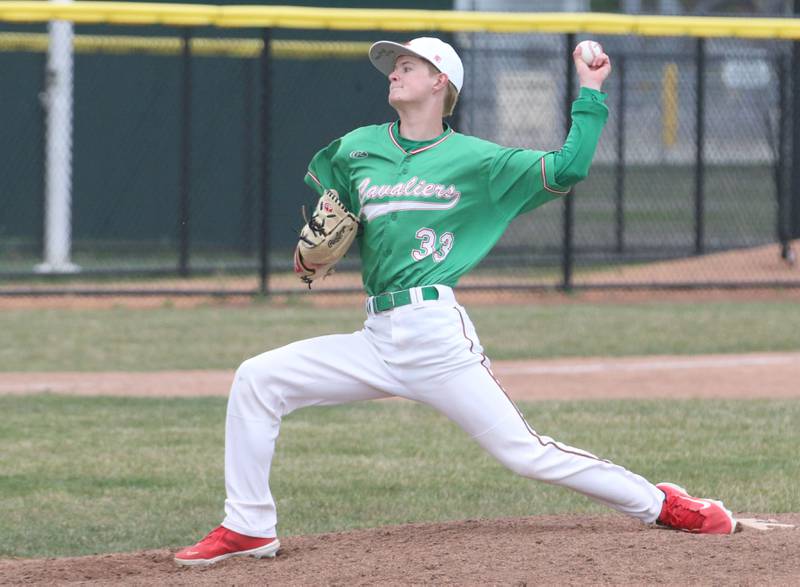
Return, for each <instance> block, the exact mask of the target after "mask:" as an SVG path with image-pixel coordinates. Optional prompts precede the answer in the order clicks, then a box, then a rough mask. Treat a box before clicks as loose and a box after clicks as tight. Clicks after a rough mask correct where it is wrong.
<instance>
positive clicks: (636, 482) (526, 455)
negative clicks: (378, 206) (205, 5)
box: [223, 286, 664, 537]
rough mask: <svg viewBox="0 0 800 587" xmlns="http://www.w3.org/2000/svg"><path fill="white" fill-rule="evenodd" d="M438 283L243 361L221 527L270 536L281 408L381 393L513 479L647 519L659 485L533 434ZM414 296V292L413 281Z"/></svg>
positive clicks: (229, 434) (654, 513)
mask: <svg viewBox="0 0 800 587" xmlns="http://www.w3.org/2000/svg"><path fill="white" fill-rule="evenodd" d="M436 288H437V289H438V291H439V299H438V300H434V301H419V302H416V303H411V304H409V305H406V306H401V307H399V308H395V309H393V310H389V311H386V312H382V313H378V314H375V313H373V312H371V311H370V310H369V303H368V304H367V307H368V317H367V320H366V321H365V323H364V328H363V329H362V330H360V331H358V332H354V333H352V334H336V335H331V336H321V337H318V338H312V339H308V340H302V341H299V342H295V343H292V344H289V345H287V346H284V347H282V348H278V349H275V350H272V351H269V352H266V353H263V354H261V355H258V356H256V357H254V358H252V359H248V360H247V361H245V362H244V363H242V365H241V366H240V367H239V369H238V370H237V372H236V375H235V378H234V381H233V385H232V387H231V393H230V397H229V400H228V413H227V421H226V431H225V485H226V491H227V499H226V500H225V513H226V517H225V520H224V521H223V525H224V526H225V527H226V528H229V529H231V530H234V531H236V532H239V533H241V534H246V535H248V536H256V537H273V536H275V535H276V528H275V527H276V524H277V515H276V511H275V502H274V500H273V498H272V494H271V493H270V490H269V473H270V464H271V462H272V455H273V453H274V450H275V441H276V439H277V437H278V431H279V428H280V423H281V418H283V416H285V415H287V414H289V413H291V412H293V411H294V410H296V409H298V408H302V407H305V406H314V405H335V404H343V403H346V402H352V401H356V400H367V399H376V398H385V397H390V396H398V397H403V398H407V399H410V400H414V401H419V402H423V403H425V404H427V405H429V406H431V407H433V408H435V409H436V410H438V411H439V412H441V413H442V414H444V415H445V416H447V417H448V418H449V419H451V420H452V421H453V422H455V423H456V424H458V425H459V426H460V427H461V428H462V429H463V430H464V431H465V432H466V433H467V434H469V435H470V436H471V437H472V438H473V439H474V440H475V441H477V442H478V444H480V445H481V446H482V447H483V448H484V449H486V450H487V451H488V452H489V453H490V454H492V455H493V456H494V457H495V458H497V459H498V460H499V461H500V462H501V463H503V464H504V465H505V466H507V467H508V468H509V469H511V470H512V471H515V472H516V473H519V474H520V475H523V476H525V477H529V478H531V479H537V480H539V481H544V482H546V483H551V484H554V485H561V486H564V487H568V488H570V489H573V490H575V491H578V492H579V493H582V494H583V495H585V496H587V497H589V498H591V499H593V500H595V501H597V502H600V503H603V504H605V505H607V506H610V507H611V508H613V509H615V510H617V511H619V512H622V513H624V514H627V515H630V516H633V517H635V518H638V519H640V520H642V521H643V522H646V523H651V522H654V521H655V520H656V518H657V517H658V515H659V513H660V511H661V504H662V502H663V499H664V495H663V493H662V492H661V491H660V490H659V489H658V488H656V487H655V486H654V485H653V484H651V483H650V482H648V481H647V480H645V479H644V478H642V477H640V476H639V475H635V474H634V473H631V472H630V471H628V470H626V469H624V468H623V467H620V466H618V465H614V464H612V463H610V462H608V461H605V460H602V459H599V458H597V457H595V456H594V455H592V454H590V453H588V452H586V451H583V450H580V449H576V448H572V447H570V446H566V445H564V444H561V443H559V442H556V441H555V440H553V439H552V438H548V437H547V436H542V435H541V434H538V433H537V432H536V431H534V430H533V429H532V428H531V427H530V425H528V423H527V422H526V421H525V419H524V418H523V417H522V415H521V413H520V412H519V411H518V410H517V408H516V406H515V405H514V404H513V402H512V401H511V400H510V399H509V398H508V396H507V395H506V393H505V392H504V391H503V389H502V387H501V386H500V384H499V383H498V381H497V380H496V379H495V377H494V375H493V374H492V371H491V369H490V367H489V360H488V359H487V358H486V357H485V356H484V355H483V349H482V347H481V345H480V343H479V342H478V337H477V335H476V333H475V328H474V327H473V325H472V322H471V321H470V319H469V317H468V316H467V313H466V311H465V310H464V308H463V307H461V306H460V305H459V304H458V303H457V302H456V300H455V297H454V295H453V291H452V290H451V289H450V288H449V287H445V286H436ZM412 299H414V300H421V297H420V295H419V292H418V288H414V289H413V290H412Z"/></svg>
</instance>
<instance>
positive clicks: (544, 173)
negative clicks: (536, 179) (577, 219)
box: [539, 155, 570, 196]
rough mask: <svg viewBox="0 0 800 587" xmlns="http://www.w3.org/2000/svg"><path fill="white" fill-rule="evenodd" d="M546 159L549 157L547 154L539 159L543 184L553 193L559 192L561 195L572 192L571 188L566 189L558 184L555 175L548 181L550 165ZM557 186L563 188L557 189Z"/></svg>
mask: <svg viewBox="0 0 800 587" xmlns="http://www.w3.org/2000/svg"><path fill="white" fill-rule="evenodd" d="M545 159H547V156H546V155H545V156H544V157H542V158H541V159H539V162H540V164H541V168H542V186H543V187H544V189H545V190H547V191H548V192H551V193H553V194H557V195H559V196H566V195H567V194H568V193H569V192H570V189H569V188H567V189H566V190H564V189H563V188H561V186H559V185H558V184H556V182H555V178H554V177H551V178H550V179H551V181H548V178H547V175H548V173H547V172H548V167H547V166H546V165H545ZM556 187H559V188H561V189H556Z"/></svg>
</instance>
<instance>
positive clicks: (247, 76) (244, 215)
mask: <svg viewBox="0 0 800 587" xmlns="http://www.w3.org/2000/svg"><path fill="white" fill-rule="evenodd" d="M255 65H256V61H255V60H254V59H248V60H247V61H245V65H244V67H245V70H244V92H243V93H244V95H243V100H244V104H243V105H242V137H243V143H242V163H243V167H242V185H243V188H242V211H241V231H242V234H241V235H240V238H239V246H240V250H241V252H242V253H243V254H245V255H247V256H249V255H250V254H251V253H252V252H253V187H254V182H253V177H254V174H253V171H254V167H255V166H254V161H253V140H254V138H253V128H255V125H254V124H253V121H254V118H255V116H254V113H253V107H254V103H255V100H254V99H253V93H254V92H255V84H254V83H253V80H254V78H255V74H256V68H255Z"/></svg>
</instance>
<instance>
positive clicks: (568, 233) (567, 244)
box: [561, 33, 575, 291]
mask: <svg viewBox="0 0 800 587" xmlns="http://www.w3.org/2000/svg"><path fill="white" fill-rule="evenodd" d="M566 42H567V52H566V53H567V59H566V66H567V67H566V80H565V86H564V128H565V129H566V131H565V132H564V135H565V136H566V134H567V133H568V132H569V125H570V121H571V119H572V95H573V93H574V92H575V83H574V78H575V73H574V68H575V65H574V62H573V60H572V49H573V48H574V47H575V34H574V33H568V34H567V36H566ZM574 201H575V188H574V187H573V188H572V191H571V192H570V193H569V194H568V195H567V196H566V197H565V198H564V235H563V242H562V259H561V267H562V272H563V281H562V283H561V287H562V289H563V290H564V291H572V264H573V263H574V259H573V253H574V252H573V245H574V242H573V241H574V234H573V232H574V226H573V225H574V222H575V205H574Z"/></svg>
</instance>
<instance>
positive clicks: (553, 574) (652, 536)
mask: <svg viewBox="0 0 800 587" xmlns="http://www.w3.org/2000/svg"><path fill="white" fill-rule="evenodd" d="M745 516H747V517H763V516H755V515H753V514H742V517H745ZM775 517H776V518H778V519H780V521H781V522H784V523H792V524H795V525H798V524H800V514H784V515H779V516H775ZM282 544H283V546H282V548H281V551H280V552H279V554H278V556H277V557H276V558H275V559H263V560H254V559H249V558H247V559H230V560H227V561H224V562H222V563H219V564H217V565H215V566H212V567H208V568H205V569H201V568H183V567H178V566H176V565H175V564H174V563H173V562H172V554H173V551H171V550H166V549H163V550H149V551H143V552H136V553H125V554H107V555H98V556H87V557H79V558H61V559H57V558H54V559H38V560H31V559H27V560H3V561H0V583H1V584H4V585H5V584H50V585H52V584H67V583H81V584H85V585H99V584H114V585H220V584H224V585H244V584H275V585H409V584H459V585H477V584H481V585H526V584H539V585H541V584H548V583H555V584H558V585H586V584H652V583H662V584H681V585H685V584H698V585H710V584H717V585H720V584H736V585H751V584H772V585H775V584H796V583H797V581H798V579H800V559H798V557H797V556H796V553H797V552H799V551H800V530H798V529H797V528H794V529H785V528H780V529H772V530H767V531H758V530H752V529H746V530H744V531H742V532H737V533H736V534H734V535H733V536H709V535H702V536H701V535H693V534H685V533H682V532H676V531H673V530H665V529H660V528H655V527H652V526H645V525H643V524H640V523H638V522H636V521H633V520H630V519H628V518H624V517H622V516H617V515H603V516H574V515H570V516H540V517H529V518H522V519H501V520H480V521H475V520H467V521H462V522H451V523H442V524H408V525H404V526H392V527H384V528H376V529H371V530H358V531H354V532H344V533H335V534H319V535H314V536H294V537H287V538H284V539H283V540H282Z"/></svg>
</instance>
